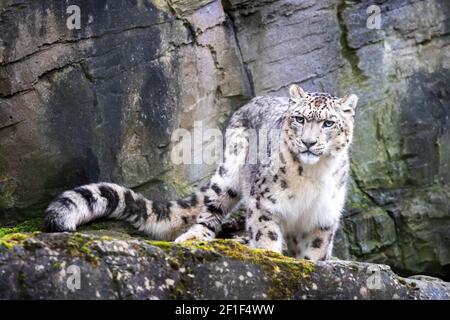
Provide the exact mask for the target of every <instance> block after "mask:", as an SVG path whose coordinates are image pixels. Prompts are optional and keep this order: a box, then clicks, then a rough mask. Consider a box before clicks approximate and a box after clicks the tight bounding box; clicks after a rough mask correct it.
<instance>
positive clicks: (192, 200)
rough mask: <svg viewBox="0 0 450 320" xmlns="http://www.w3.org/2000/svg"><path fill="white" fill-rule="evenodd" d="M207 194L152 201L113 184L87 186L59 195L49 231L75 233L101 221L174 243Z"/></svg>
mask: <svg viewBox="0 0 450 320" xmlns="http://www.w3.org/2000/svg"><path fill="white" fill-rule="evenodd" d="M202 204H203V194H202V193H201V192H199V193H194V194H192V195H190V196H189V197H187V198H184V199H180V200H177V201H169V202H160V201H150V200H148V199H146V198H145V197H144V196H143V195H141V194H139V193H136V192H134V191H133V190H130V189H127V188H125V187H122V186H119V185H117V184H112V183H94V184H88V185H84V186H81V187H78V188H75V189H73V190H69V191H65V192H63V193H62V194H61V195H59V196H58V197H57V198H56V199H55V200H54V201H53V202H52V203H51V204H50V205H49V206H48V208H47V210H46V212H45V219H44V227H45V229H46V231H49V232H63V231H71V232H72V231H75V230H76V228H77V226H79V225H82V224H85V223H87V222H90V221H93V220H96V219H98V218H110V219H117V220H125V221H128V222H129V223H130V224H131V225H133V226H134V227H135V228H136V229H138V230H140V231H143V232H145V233H147V234H149V235H150V236H151V237H152V238H154V239H157V240H173V239H175V238H176V237H177V236H179V235H180V234H182V233H183V232H185V231H186V230H187V229H188V228H189V227H190V226H192V225H193V224H194V223H195V221H196V216H197V214H198V212H199V211H200V207H201V205H202Z"/></svg>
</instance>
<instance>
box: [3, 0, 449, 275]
mask: <svg viewBox="0 0 450 320" xmlns="http://www.w3.org/2000/svg"><path fill="white" fill-rule="evenodd" d="M372 4H376V5H378V6H379V8H380V12H381V16H380V17H381V29H369V28H368V27H367V19H368V17H369V15H370V13H367V11H366V10H367V8H368V6H369V5H372ZM78 5H79V6H80V8H81V22H82V23H81V29H80V30H69V29H68V28H67V27H66V19H67V18H68V17H69V15H68V14H67V13H66V4H65V3H64V2H61V1H44V0H33V1H31V0H21V1H18V0H5V1H2V2H1V4H0V35H1V36H0V145H1V149H0V224H6V223H8V224H9V223H15V222H16V221H19V220H24V219H27V218H29V217H32V216H37V215H41V214H42V209H43V208H44V207H45V205H46V204H47V203H48V201H49V200H50V199H51V198H52V197H53V196H55V195H56V194H57V193H59V192H61V191H62V190H64V189H67V188H71V187H73V186H74V185H79V184H82V183H87V182H91V181H99V180H106V181H114V182H117V183H122V184H125V185H127V186H130V187H133V188H134V189H135V190H137V191H140V192H143V193H144V194H145V195H146V196H149V197H152V198H157V199H161V198H171V197H174V196H177V195H180V194H185V193H187V192H188V191H190V189H192V188H195V187H196V186H197V185H201V184H202V183H203V182H204V181H205V179H207V177H208V174H209V173H210V172H211V170H212V169H213V167H214V166H213V165H205V164H203V165H200V164H199V165H174V164H173V163H171V162H170V160H169V154H170V151H171V149H172V147H173V143H172V141H171V134H172V132H173V130H174V129H176V128H184V129H187V130H189V131H190V132H193V130H194V127H195V125H196V124H197V121H202V126H203V127H204V128H210V127H220V128H222V127H223V126H224V123H225V122H226V119H227V118H228V116H229V115H230V114H231V113H232V112H233V110H235V109H236V108H237V107H239V106H240V105H241V104H243V103H244V102H246V101H247V100H249V99H250V98H251V97H252V96H254V95H260V94H272V95H279V94H285V93H286V88H287V87H288V86H289V85H290V84H292V83H298V84H300V85H302V86H303V87H305V88H306V89H308V90H315V91H317V90H323V91H328V92H330V93H333V94H337V95H344V94H348V93H356V94H357V95H358V96H359V98H360V100H359V110H358V113H357V127H356V132H355V142H354V145H353V149H352V176H353V178H352V182H351V190H350V195H349V202H348V205H347V210H346V212H345V217H344V219H343V223H342V228H341V230H340V232H339V236H338V237H337V239H336V250H335V255H337V256H339V257H341V258H344V259H348V260H360V261H370V262H378V263H385V264H389V265H390V266H391V267H392V268H393V269H394V270H395V271H397V272H400V273H402V274H404V275H409V274H416V273H424V274H431V275H436V276H440V277H444V278H446V279H450V278H449V275H450V211H449V208H450V205H449V196H450V187H449V181H450V173H449V172H450V170H449V162H450V161H449V159H450V149H449V146H450V133H449V128H450V126H449V114H450V105H449V101H450V97H449V96H450V92H449V90H450V89H449V88H450V76H449V75H450V73H449V68H450V64H449V61H450V46H449V43H450V38H449V31H450V3H449V2H448V1H446V0H427V1H417V0H390V1H346V0H320V1H313V0H306V1H292V0H264V1H249V0H223V1H218V0H199V1H188V0H153V1H150V0H142V1H121V2H117V1H87V0H86V1H78ZM194 142H195V143H196V144H198V143H200V142H199V140H196V139H194ZM196 157H198V155H196Z"/></svg>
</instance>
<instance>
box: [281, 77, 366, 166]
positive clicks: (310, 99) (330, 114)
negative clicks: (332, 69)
mask: <svg viewBox="0 0 450 320" xmlns="http://www.w3.org/2000/svg"><path fill="white" fill-rule="evenodd" d="M289 95H290V99H289V111H288V114H287V117H286V122H287V123H286V127H285V128H286V134H287V139H288V142H289V147H290V149H291V151H292V152H293V154H295V155H296V156H297V158H298V159H299V160H300V161H301V162H303V163H306V164H315V163H317V162H318V161H319V160H320V158H321V157H324V156H329V155H336V154H338V153H340V152H346V151H347V149H348V147H349V146H350V143H351V141H352V135H353V122H354V115H355V108H356V104H357V102H358V97H357V96H356V95H354V94H352V95H349V96H345V97H343V98H337V97H333V96H331V95H329V94H326V93H306V92H305V91H303V90H302V88H300V87H299V86H297V85H292V86H291V87H290V89H289Z"/></svg>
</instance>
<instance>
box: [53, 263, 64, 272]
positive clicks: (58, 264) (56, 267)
mask: <svg viewBox="0 0 450 320" xmlns="http://www.w3.org/2000/svg"><path fill="white" fill-rule="evenodd" d="M52 269H53V270H57V271H58V270H61V269H62V263H61V262H59V261H57V262H55V263H53V264H52Z"/></svg>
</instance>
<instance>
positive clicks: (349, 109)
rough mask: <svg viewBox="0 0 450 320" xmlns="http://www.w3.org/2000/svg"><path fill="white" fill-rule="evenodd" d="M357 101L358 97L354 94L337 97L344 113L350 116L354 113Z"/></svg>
mask: <svg viewBox="0 0 450 320" xmlns="http://www.w3.org/2000/svg"><path fill="white" fill-rule="evenodd" d="M357 103H358V97H357V96H356V95H355V94H351V95H349V96H344V97H342V98H341V99H339V104H340V105H341V110H342V112H344V113H345V114H349V115H351V116H354V115H355V109H356V104H357Z"/></svg>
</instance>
